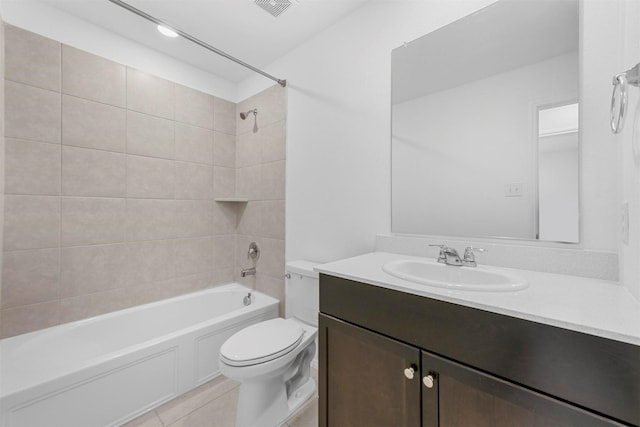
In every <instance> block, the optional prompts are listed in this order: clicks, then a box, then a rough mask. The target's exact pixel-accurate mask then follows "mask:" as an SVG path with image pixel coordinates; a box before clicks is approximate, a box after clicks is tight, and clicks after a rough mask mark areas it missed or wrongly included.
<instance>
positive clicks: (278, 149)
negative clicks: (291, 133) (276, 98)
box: [260, 120, 287, 163]
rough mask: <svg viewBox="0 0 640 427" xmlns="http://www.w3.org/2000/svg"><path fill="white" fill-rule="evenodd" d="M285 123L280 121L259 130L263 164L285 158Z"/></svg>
mask: <svg viewBox="0 0 640 427" xmlns="http://www.w3.org/2000/svg"><path fill="white" fill-rule="evenodd" d="M286 123H287V122H286V121H285V120H282V121H279V122H276V123H274V124H272V125H269V126H265V127H264V128H262V129H261V132H260V134H261V144H262V162H263V163H268V162H275V161H276V160H284V159H285V158H286V132H287V129H286Z"/></svg>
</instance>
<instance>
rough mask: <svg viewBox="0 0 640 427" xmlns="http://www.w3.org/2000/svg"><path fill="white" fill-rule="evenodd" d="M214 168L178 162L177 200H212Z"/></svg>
mask: <svg viewBox="0 0 640 427" xmlns="http://www.w3.org/2000/svg"><path fill="white" fill-rule="evenodd" d="M212 198H213V166H210V165H202V164H198V163H186V162H176V199H212Z"/></svg>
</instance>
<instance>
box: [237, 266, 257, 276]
mask: <svg viewBox="0 0 640 427" xmlns="http://www.w3.org/2000/svg"><path fill="white" fill-rule="evenodd" d="M255 275H256V269H255V267H251V268H243V269H242V270H240V277H247V276H255Z"/></svg>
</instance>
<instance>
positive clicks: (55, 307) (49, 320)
mask: <svg viewBox="0 0 640 427" xmlns="http://www.w3.org/2000/svg"><path fill="white" fill-rule="evenodd" d="M1 316H2V321H0V324H1V325H2V332H1V333H0V338H8V337H12V336H14V335H20V334H25V333H27V332H31V331H36V330H38V329H44V328H48V327H50V326H54V325H57V324H58V323H59V319H60V303H59V301H57V300H56V301H49V302H42V303H39V304H31V305H23V306H20V307H14V308H7V309H4V310H2V314H1Z"/></svg>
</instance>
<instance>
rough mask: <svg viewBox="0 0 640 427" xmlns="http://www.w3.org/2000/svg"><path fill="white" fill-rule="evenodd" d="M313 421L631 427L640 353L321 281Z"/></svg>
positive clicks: (637, 408)
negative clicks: (315, 415)
mask: <svg viewBox="0 0 640 427" xmlns="http://www.w3.org/2000/svg"><path fill="white" fill-rule="evenodd" d="M319 337H320V352H319V360H320V374H319V391H320V410H319V424H320V426H329V427H334V426H340V427H343V426H367V427H369V426H416V427H417V426H429V427H431V426H541V427H542V426H544V427H552V426H580V427H582V426H611V425H639V423H640V348H639V347H637V346H633V345H630V344H625V343H621V342H617V341H612V340H607V339H603V338H599V337H595V336H591V335H586V334H582V333H578V332H575V331H569V330H565V329H562V328H556V327H552V326H549V325H543V324H539V323H535V322H529V321H525V320H522V319H517V318H512V317H510V316H504V315H499V314H496V313H491V312H486V311H482V310H477V309H474V308H469V307H464V306H461V305H457V304H451V303H447V302H443V301H439V300H434V299H431V298H426V297H421V296H416V295H411V294H406V293H403V292H398V291H394V290H390V289H385V288H381V287H377V286H372V285H368V284H364V283H359V282H355V281H351V280H346V279H342V278H338V277H334V276H329V275H324V274H321V276H320V320H319Z"/></svg>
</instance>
